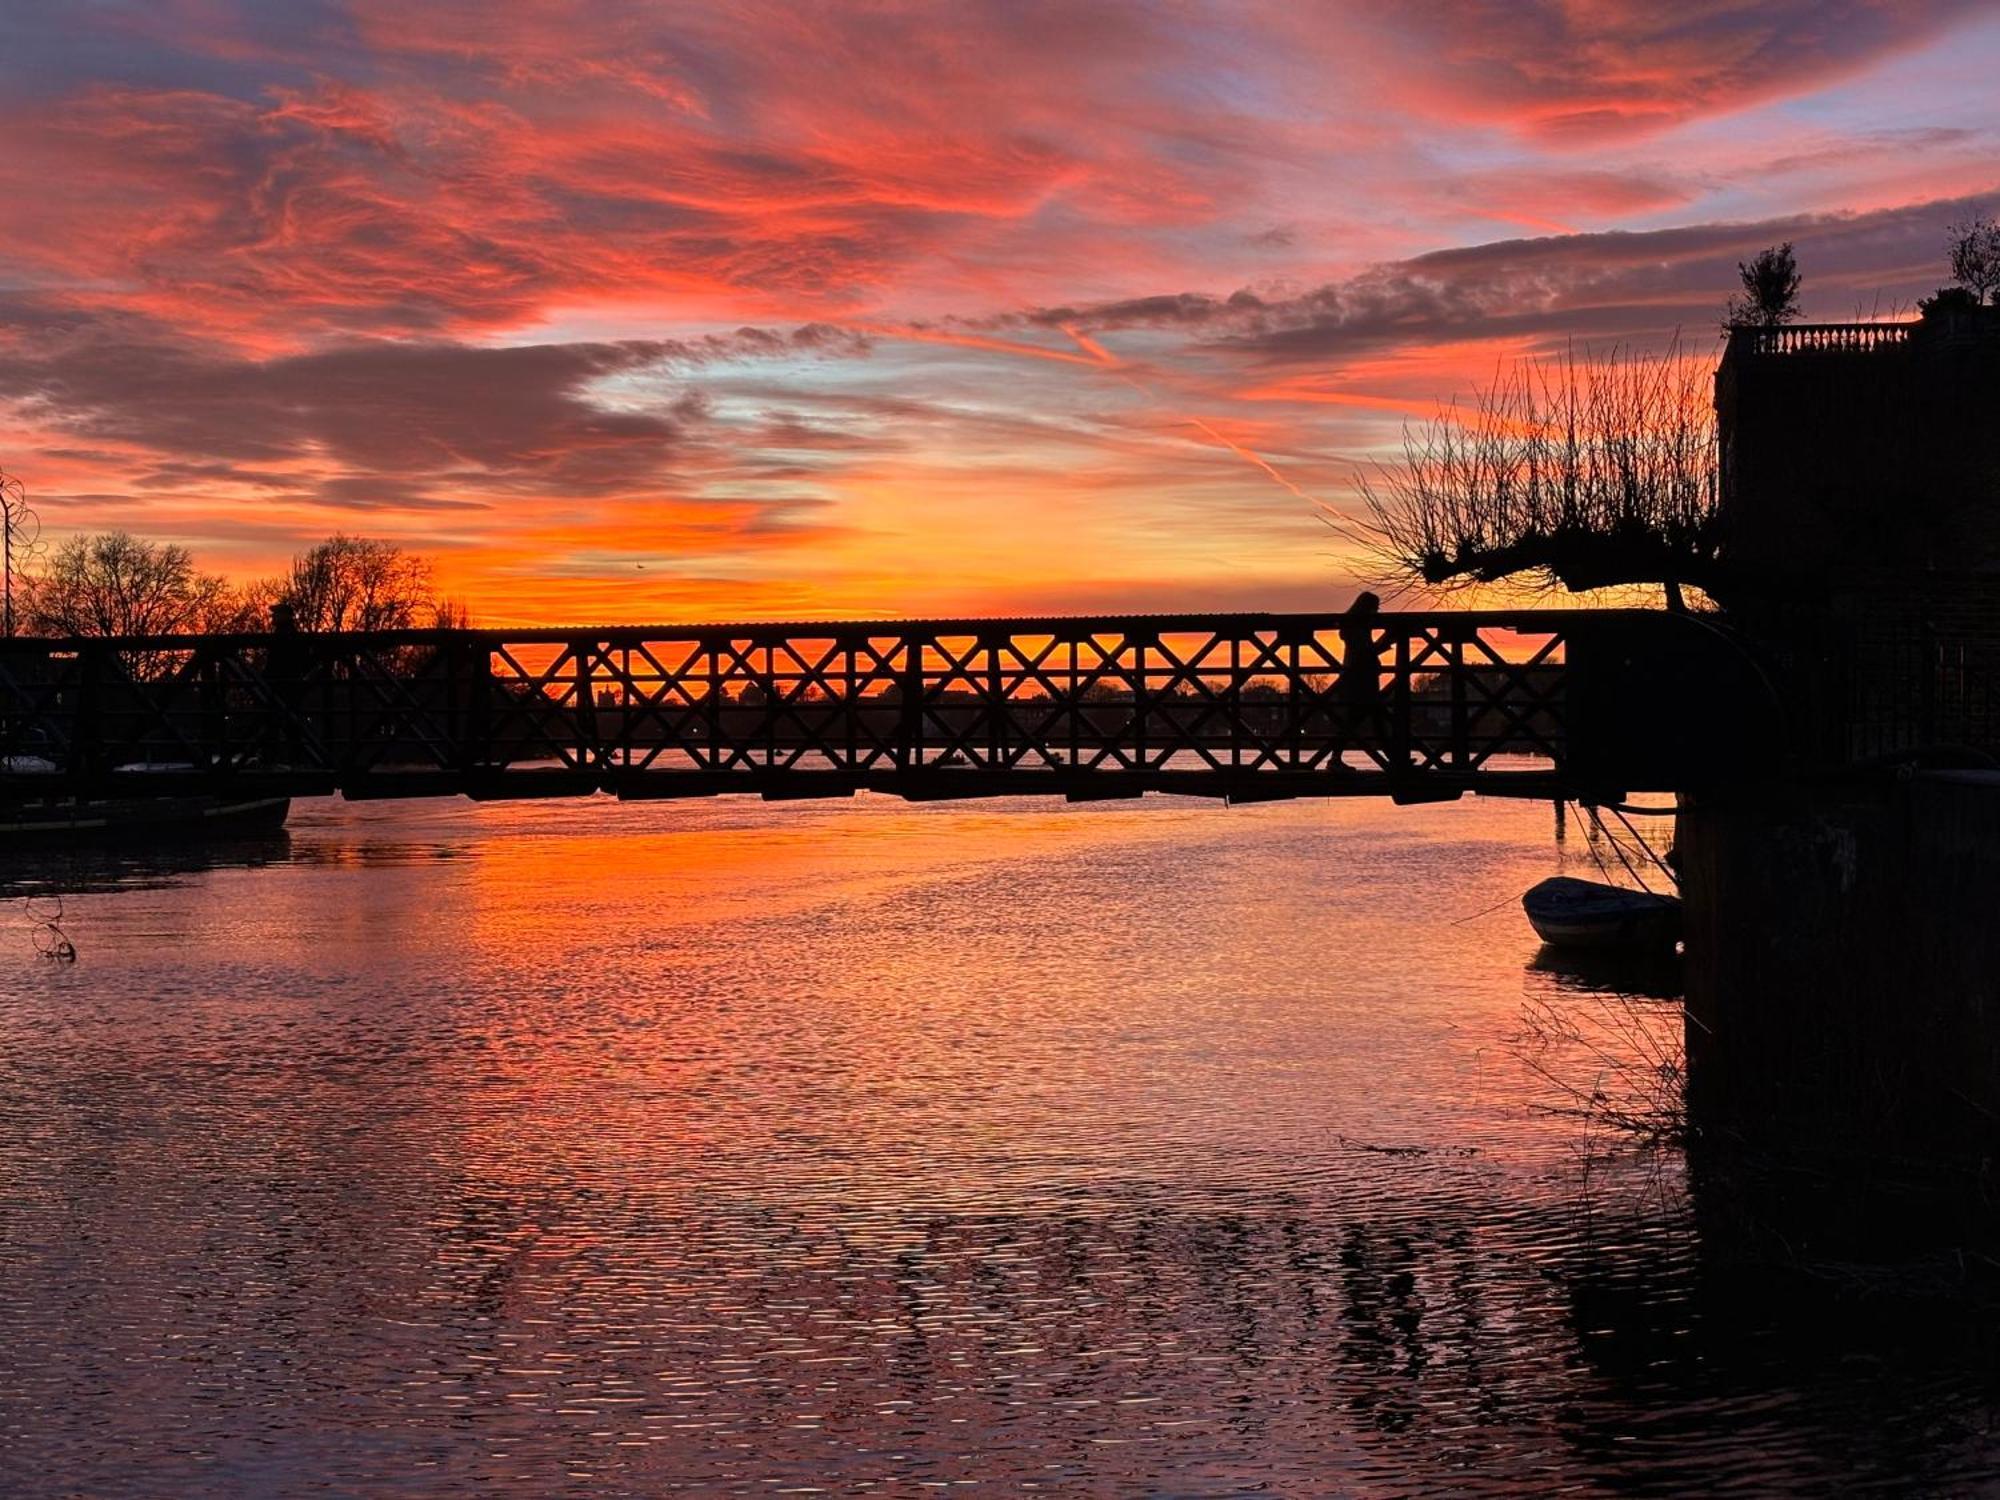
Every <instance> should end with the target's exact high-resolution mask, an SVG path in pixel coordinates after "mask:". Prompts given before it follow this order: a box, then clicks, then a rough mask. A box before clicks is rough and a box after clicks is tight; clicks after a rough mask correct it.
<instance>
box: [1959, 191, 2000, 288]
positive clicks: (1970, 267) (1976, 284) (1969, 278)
mask: <svg viewBox="0 0 2000 1500" xmlns="http://www.w3.org/2000/svg"><path fill="white" fill-rule="evenodd" d="M1948 232H1949V234H1950V236H1951V239H1950V242H1949V249H1950V253H1951V277H1952V280H1954V281H1956V282H1958V283H1959V284H1961V285H1962V286H1964V287H1966V288H1967V289H1968V290H1969V291H1970V292H1971V293H1972V300H1973V303H1974V304H1975V305H1977V304H1979V303H1982V302H1985V301H1986V300H1987V298H1988V297H1992V298H1994V300H1995V301H1996V302H2000V224H1996V223H1994V222H1993V220H1991V219H1990V218H1988V217H1987V216H1986V215H1985V214H1980V215H1979V216H1977V217H1976V218H1972V219H1968V220H1967V221H1965V222H1964V223H1962V224H1954V225H1952V226H1951V228H1950V230H1949V231H1948Z"/></svg>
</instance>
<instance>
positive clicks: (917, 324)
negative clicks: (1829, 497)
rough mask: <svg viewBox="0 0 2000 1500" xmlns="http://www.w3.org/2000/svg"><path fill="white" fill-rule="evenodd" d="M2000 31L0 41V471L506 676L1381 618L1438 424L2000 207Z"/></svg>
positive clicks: (1978, 7)
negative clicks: (1009, 626)
mask: <svg viewBox="0 0 2000 1500" xmlns="http://www.w3.org/2000/svg"><path fill="white" fill-rule="evenodd" d="M1996 78H2000V4H1996V3H1992V0H1987V3H1949V0H1934V3H1926V0H1817V3H1805V0H1780V3H1767V4H1739V3H1729V0H1681V3H1675V4H1670V5H1669V4H1659V3H1655V0H1398V3H1396V4H1373V3H1369V4H1363V3H1359V0H1354V3H1349V4H1332V3H1329V4H1300V3H1297V0H1284V3H1271V4H1260V3H1252V0H1242V3H1230V4H1222V3H1216V4H1201V3H1194V0H1187V3H1165V0H1162V3H1153V4H1142V3H1092V0H1048V3H1033V0H985V3H956V4H953V3H934V4H916V3H910V4H897V3H881V4H858V3H857V4H811V3H806V0H785V3H771V4H724V3H713V4H710V3H700V4H697V3H652V4H636V3H635V4H626V3H619V0H519V3H506V0H296V3H293V0H242V3H232V0H131V3H120V0H7V3H6V5H5V6H4V7H0V79H4V83H0V105H4V109H5V111H6V120H5V124H4V142H5V146H4V149H0V191H3V192H4V201H5V211H4V213H0V466H4V467H5V468H6V469H7V470H8V471H10V472H13V473H17V474H18V475H19V476H20V477H22V478H23V479H24V480H25V481H26V483H27V485H28V487H29V490H30V492H31V495H32V496H33V498H34V500H35V502H36V504H37V506H38V508H39V509H40V512H41V515H42V518H43V523H44V526H45V527H46V528H47V530H48V532H49V533H50V534H51V535H52V536H59V535H61V534H64V533H66V532H69V531H73V530H77V529H97V528H104V527H111V526H121V527H125V528H128V529H130V530H133V531H136V532H140V533H142V534H145V535H149V536H156V537H161V538H170V539H173V540H176V541H180V542H185V543H187V544H188V545H189V546H191V547H193V548H194V549H195V551H196V552H197V553H198V554H199V555H200V557H201V558H202V559H203V560H204V561H205V562H207V563H208V564H210V565H211V566H214V567H217V568H219V569H222V570H223V571H226V572H230V573H232V574H238V575H246V576H247V575H250V574H255V573H258V572H262V571H269V570H270V569H272V568H273V567H274V566H276V565H277V564H278V563H280V562H281V561H282V560H283V558H284V557H285V556H286V555H288V554H289V553H290V552H291V551H292V550H293V548H294V547H295V546H296V545H297V544H299V543H300V542H301V541H304V540H309V539H312V538H315V537H319V536H323V535H326V534H327V533H330V532H334V531H346V532H350V533H361V534H367V535H373V536H382V537H388V538H391V539H394V540H398V541H402V542H405V543H408V544H410V545H412V546H415V547H417V548H420V549H422V550H424V551H427V552H430V553H432V554H434V555H435V556H436V557H437V558H438V561H439V566H440V570H441V572H442V573H443V575H444V577H445V579H446V581H447V582H448V584H449V585H450V586H451V588H452V589H453V590H454V591H455V592H457V593H459V594H461V595H462V596H464V597H465V598H466V599H467V600H469V602H470V604H471V606H472V609H473V612H474V615H475V618H476V619H477V620H479V621H482V622H486V623H493V624H513V623H528V622H556V621H565V620H577V621H581V620H620V619H622V620H662V621H667V620H689V619H698V618H710V617H712V618H759V617H762V618H771V617H799V616H826V615H835V614H865V615H901V614H937V613H972V612H992V613H1025V612H1033V611H1044V610H1061V611H1074V610H1080V609H1089V608H1106V609H1133V608H1176V609H1181V608H1186V609H1194V608H1308V607H1314V606H1328V605H1333V604H1337V603H1340V602H1343V601H1344V600H1345V599H1346V597H1347V595H1348V594H1349V593H1350V592H1351V590H1352V588H1353V586H1354V580H1355V577H1356V573H1357V563H1356V559H1355V553H1354V549H1353V548H1352V547H1351V546H1349V545H1348V544H1347V543H1346V542H1344V541H1343V540H1342V538H1341V537H1340V536H1339V535H1338V534H1336V533H1335V532H1334V531H1333V530H1330V529H1329V528H1328V527H1327V526H1325V525H1324V524H1322V523H1321V522H1320V521H1319V520H1318V519H1317V518H1316V515H1315V509H1314V502H1315V501H1325V502H1328V503H1330V504H1332V505H1334V506H1337V507H1338V506H1345V505H1349V504H1351V503H1352V499H1353V490H1354V479H1355V475H1356V472H1357V468H1358V466H1361V465H1364V464H1366V463H1367V462H1368V461H1369V460H1370V459H1371V458H1372V457H1375V456H1380V455H1382V454H1384V453H1386V452H1388V451H1390V450H1391V449H1392V448H1393V447H1394V445H1395V444H1396V442H1397V440H1398V434H1399V431H1400V428H1401V425H1402V423H1403V422H1404V421H1405V420H1406V419H1407V418H1409V417H1411V416H1421V415H1423V414H1425V413H1427V412H1430V411H1432V410H1434V409H1435V406H1436V403H1437V402H1438V400H1439V399H1440V398H1447V397H1449V396H1451V395H1452V394H1453V393H1454V392H1457V391H1462V390H1464V389H1466V388H1467V387H1469V386H1471V385H1474V384H1477V383H1478V382H1480V381H1481V380H1483V379H1484V378H1486V377H1488V376H1490V374H1491V373H1492V371H1493V369H1494V367H1495V365H1496V362H1497V361H1500V360H1503V359H1506V358H1509V357H1514V356H1518V355H1522V354H1532V353H1535V352H1538V351H1545V350H1550V349H1554V348H1560V347H1562V346H1563V344H1564V343H1565V342H1566V341H1568V340H1571V339H1573V338H1574V339H1584V340H1590V341H1593V342H1594V343H1595V344H1598V345H1603V344H1606V343H1610V342H1643V343H1648V344H1657V343H1660V342H1662V341H1663V340H1665V339H1666V338H1668V337H1669V336H1671V335H1672V334H1673V332H1674V331H1675V329H1676V328H1679V329H1680V330H1681V331H1682V336H1683V338H1684V340H1685V341H1686V342H1688V343H1690V344H1692V345H1695V346H1697V347H1698V348H1700V349H1702V350H1707V349H1709V348H1712V347H1713V346H1714V343H1715V339H1716V319H1717V316H1718V313H1719V310H1720V307H1721V304H1722V302H1723V300H1724V298H1725V297H1726V296H1727V294H1728V293H1729V292H1730V290H1731V289H1732V286H1733V282H1734V275H1733V272H1734V263H1735V262H1736V261H1737V260H1738V259H1739V258H1742V257H1745V256H1747V255H1749V254H1751V253H1753V252H1754V251H1756V250H1757V249H1758V248H1760V247H1761V246H1763V245H1766V244H1769V243H1772V242H1774V241H1777V240H1783V239H1791V240H1795V241H1796V242H1797V246H1798V256H1799V260H1800V263H1801V267H1802V269H1803V271H1804V273H1805V290H1804V302H1805V310H1806V314H1807V316H1808V317H1811V318H1814V319H1818V320H1845V319H1850V318H1854V317H1856V316H1864V317H1865V316H1870V315H1876V314H1886V313H1888V312H1891V311H1893V310H1896V309H1897V308H1898V307H1899V306H1906V305H1907V304H1908V303H1909V302H1911V301H1912V300H1913V299H1914V298H1915V297H1916V296H1917V295H1919V294H1923V293H1927V292H1929V291H1930V290H1931V289H1933V288H1934V287H1936V286H1937V285H1938V283H1939V282H1940V281H1941V280H1942V279H1943V242H1944V231H1945V226H1946V224H1947V223H1949V222H1950V221H1952V220H1954V219H1960V218H1964V217H1967V216H1968V215H1969V214H1971V213H1973V212H1975V211H1978V210H1980V209H1996V210H2000V86H1996V83H1995V80H1996Z"/></svg>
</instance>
